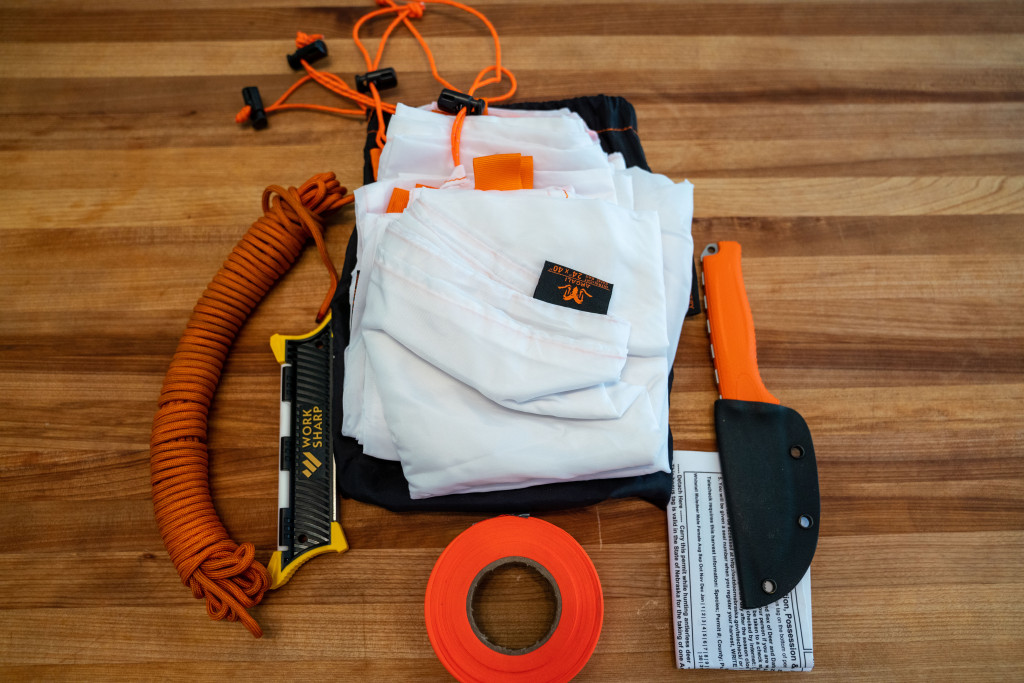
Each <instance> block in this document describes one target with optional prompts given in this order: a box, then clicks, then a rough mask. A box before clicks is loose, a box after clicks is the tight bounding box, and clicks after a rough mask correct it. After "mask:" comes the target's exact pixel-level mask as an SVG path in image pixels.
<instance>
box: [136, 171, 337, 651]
mask: <svg viewBox="0 0 1024 683" xmlns="http://www.w3.org/2000/svg"><path fill="white" fill-rule="evenodd" d="M350 201H352V197H351V196H346V190H345V188H344V187H342V186H341V184H340V183H338V181H337V180H336V179H335V177H334V174H333V173H323V174H320V175H317V176H314V177H313V178H310V179H309V180H308V181H306V183H305V184H304V185H302V187H300V188H298V189H296V188H294V187H292V188H288V189H287V190H286V189H284V188H282V187H278V186H276V185H275V186H271V187H268V188H267V189H266V191H265V192H264V193H263V212H264V215H263V216H262V217H261V218H259V219H258V220H257V221H256V222H255V223H253V225H252V227H251V228H250V229H249V232H247V233H246V234H245V236H244V237H243V238H242V239H241V240H240V241H239V242H238V244H237V245H235V248H234V250H233V251H232V252H231V255H230V256H229V257H228V259H227V261H226V262H225V263H224V265H223V267H221V269H220V271H218V272H217V274H216V275H215V276H214V278H213V280H212V281H211V282H210V284H209V285H208V286H207V288H206V291H204V292H203V295H202V296H201V297H200V298H199V302H198V303H197V304H196V306H195V308H194V309H193V311H192V316H191V318H190V319H189V321H188V325H187V326H186V327H185V333H184V334H183V335H182V337H181V341H180V342H179V343H178V348H177V350H176V351H175V353H174V358H173V360H172V361H171V366H170V368H169V369H168V370H167V376H166V378H165V379H164V384H163V388H162V389H161V391H160V400H159V409H158V410H157V413H156V417H155V418H154V419H153V434H152V438H151V440H150V473H151V481H152V485H153V507H154V510H155V512H156V520H157V523H158V525H159V526H160V535H161V536H162V537H163V540H164V545H165V546H166V547H167V552H168V553H169V554H170V556H171V560H172V561H173V562H174V566H175V568H177V570H178V574H179V575H180V576H181V580H182V582H183V583H184V584H185V585H187V586H188V587H189V588H191V589H192V595H194V596H195V597H196V598H205V599H206V610H207V612H208V613H209V615H210V617H211V618H212V619H226V620H228V621H241V622H242V623H243V624H244V625H245V627H246V628H247V629H249V631H251V632H252V634H253V635H254V636H256V637H257V638H258V637H260V636H261V635H262V634H263V632H262V630H261V629H260V626H259V624H258V623H256V620H255V619H254V618H253V617H252V616H251V615H250V614H249V613H248V611H247V610H249V609H250V608H252V607H253V606H255V605H256V604H257V603H259V602H260V600H261V599H262V598H263V594H264V593H265V592H266V591H267V588H268V587H269V585H270V580H269V576H268V574H267V570H266V568H265V567H264V566H263V565H262V564H260V563H259V562H258V561H256V559H255V554H256V553H255V548H254V547H253V545H252V544H251V543H242V544H240V545H239V544H236V543H235V542H234V541H232V540H231V538H230V537H229V536H228V532H227V530H226V529H225V528H224V525H223V523H221V520H220V518H219V517H218V516H217V512H216V510H215V509H214V507H213V501H212V499H211V496H210V482H209V458H208V453H207V447H206V437H207V416H208V414H209V409H210V402H211V400H212V398H213V394H214V392H215V391H216V389H217V384H218V382H219V380H220V375H221V370H222V369H223V367H224V361H225V359H226V357H227V354H228V350H229V349H230V348H231V345H232V343H233V342H234V340H235V337H236V336H237V334H238V331H239V330H240V329H241V327H242V325H243V324H244V323H245V321H246V319H247V318H248V317H249V314H250V313H251V312H252V311H253V309H255V308H256V306H257V304H259V302H260V301H261V300H262V299H263V297H264V296H265V295H266V294H267V292H268V291H269V290H270V288H271V286H273V284H274V283H275V282H276V281H277V279H278V278H279V277H281V275H283V274H284V273H285V272H286V271H287V270H288V269H289V268H290V267H291V266H292V264H293V263H294V262H295V260H296V259H297V258H298V256H299V254H300V253H302V249H303V247H304V245H305V244H306V242H307V241H308V239H309V238H310V237H312V238H313V239H314V240H315V241H316V244H317V248H318V249H319V251H320V255H321V257H322V258H323V260H324V262H325V263H326V264H327V265H328V271H329V272H330V274H331V287H330V291H329V292H328V294H327V297H326V298H325V300H324V303H323V305H321V307H320V312H319V315H318V318H322V317H323V316H324V315H325V313H326V310H327V309H328V308H329V306H330V302H331V298H332V296H333V293H334V289H335V287H336V285H337V273H336V272H335V271H334V267H333V265H331V261H330V258H329V257H328V256H327V251H326V245H325V243H324V240H323V234H322V233H323V220H324V217H325V216H327V215H328V214H330V213H332V212H333V211H336V210H337V209H339V208H340V207H342V206H343V205H345V204H347V203H349V202H350Z"/></svg>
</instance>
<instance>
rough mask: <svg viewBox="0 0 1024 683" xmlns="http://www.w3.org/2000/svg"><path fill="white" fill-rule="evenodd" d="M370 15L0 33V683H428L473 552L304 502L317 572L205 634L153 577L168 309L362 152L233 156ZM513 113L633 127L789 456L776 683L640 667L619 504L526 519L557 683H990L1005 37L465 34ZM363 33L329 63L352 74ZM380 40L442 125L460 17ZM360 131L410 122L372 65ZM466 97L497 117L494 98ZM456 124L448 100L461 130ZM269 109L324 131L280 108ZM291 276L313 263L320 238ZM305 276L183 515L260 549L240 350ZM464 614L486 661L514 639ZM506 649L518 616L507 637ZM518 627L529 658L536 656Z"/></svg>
mask: <svg viewBox="0 0 1024 683" xmlns="http://www.w3.org/2000/svg"><path fill="white" fill-rule="evenodd" d="M375 7H376V5H375V4H374V3H372V2H368V1H367V2H361V1H356V0H341V2H338V3H333V4H324V3H321V2H309V1H308V0H208V1H207V0H183V1H182V2H173V3H172V2H164V3H158V2H136V1H135V0H96V1H95V2H87V3H83V2H77V1H74V0H3V1H2V2H0V201H2V209H0V598H2V602H0V678H3V679H10V680H18V679H46V680H49V679H72V680H82V679H102V680H181V681H195V680H209V679H217V680H224V679H243V680H274V679H281V678H302V679H305V678H311V679H333V680H373V681H424V680H450V678H449V676H448V673H447V672H446V671H445V669H444V668H443V666H442V665H441V663H440V662H439V661H438V659H437V658H436V657H435V655H434V652H433V650H432V649H431V646H430V642H429V640H428V637H427V632H426V629H425V625H424V608H423V600H424V591H425V589H426V583H427V578H428V576H429V575H430V571H431V569H432V567H433V565H434V562H435V561H436V560H437V558H438V556H439V555H440V553H441V551H442V550H443V549H444V548H445V547H446V546H447V545H448V544H449V543H450V542H451V541H452V540H453V539H454V538H455V537H456V536H457V535H458V534H459V533H461V532H462V531H464V530H465V529H467V528H468V527H469V526H470V525H472V524H474V523H476V522H479V521H481V520H484V519H487V518H488V517H489V515H481V514H455V513H452V514H440V513H429V514H428V513H406V514H397V513H392V512H388V511H386V510H384V509H381V508H378V507H374V506H371V505H367V504H362V503H359V502H356V501H353V500H349V499H343V500H342V501H341V502H340V514H341V520H342V525H343V527H344V529H345V532H346V534H347V537H348V541H349V543H350V544H351V550H349V551H348V552H347V553H346V554H344V555H333V554H332V555H325V556H323V557H319V558H316V559H314V560H313V561H312V562H310V563H308V564H307V565H305V566H304V567H302V568H301V569H300V570H299V571H298V573H297V574H296V575H295V577H294V578H293V579H292V580H291V581H290V582H289V583H288V584H287V585H286V586H285V587H283V588H282V589H280V590H277V591H272V592H270V593H268V594H267V596H266V597H265V598H264V600H263V602H262V603H261V604H259V605H258V606H257V607H255V608H254V609H253V615H254V616H255V617H256V619H257V620H258V621H259V622H260V624H261V625H262V628H263V630H264V636H263V637H262V638H261V639H255V638H253V636H252V635H250V634H249V633H248V632H247V631H246V629H245V628H243V626H242V625H240V624H238V623H228V622H214V621H212V620H210V619H209V618H208V617H207V615H206V613H205V609H204V605H203V603H202V602H201V601H197V600H195V599H193V598H192V596H191V593H190V591H189V590H188V589H187V588H186V587H184V586H183V585H182V583H181V581H180V579H179V577H178V575H177V573H176V572H175V569H174V566H173V564H172V563H171V561H170V559H169V558H168V554H167V552H166V550H165V549H164V546H163V544H162V542H161V538H160V534H159V532H158V530H157V525H156V522H155V518H154V513H153V505H152V501H151V497H150V495H151V489H150V470H149V439H150V430H151V426H152V420H153V415H154V413H155V411H156V401H157V396H158V394H159V392H160V387H161V384H162V381H163V377H164V374H165V372H166V370H167V367H168V364H169V362H170V359H171V356H172V354H173V353H174V349H175V346H176V344H177V341H178V338H179V337H180V335H181V333H182V331H183V330H184V327H185V323H186V321H187V319H188V316H189V312H190V311H191V309H192V306H193V305H194V304H195V302H196V300H197V299H198V297H199V295H200V293H201V292H202V291H203V288H204V286H205V285H206V283H207V282H208V281H209V280H210V278H211V277H212V276H213V274H214V273H215V272H216V271H217V269H218V267H219V266H220V264H221V262H222V261H223V260H224V259H225V258H226V256H227V254H228V253H229V251H230V250H231V248H232V246H233V245H234V244H235V242H236V241H237V240H238V239H239V238H240V236H241V235H242V234H243V233H244V232H245V231H246V230H247V229H248V227H249V225H250V224H251V223H252V221H253V220H255V219H256V218H257V217H258V216H259V215H260V214H261V211H260V196H261V193H262V191H263V189H264V187H266V186H268V185H271V184H281V185H285V186H287V185H298V184H299V183H301V182H302V181H304V180H305V179H306V178H308V177H309V176H311V175H313V174H315V173H318V172H322V171H328V170H329V171H333V172H335V173H336V174H337V175H338V177H339V179H340V180H341V182H342V183H343V184H344V185H346V186H347V187H348V188H350V189H354V188H356V187H358V186H359V185H360V184H361V181H362V148H363V142H364V135H365V123H364V121H363V120H361V119H358V118H342V117H336V116H330V115H324V114H315V113H309V112H286V113H282V114H278V115H275V116H273V117H271V119H270V126H269V128H267V129H266V130H263V131H254V130H253V129H252V128H251V127H249V126H241V125H238V124H236V123H235V121H234V116H235V113H236V112H237V111H238V109H239V108H240V107H241V105H242V100H241V96H240V91H241V89H242V88H243V87H245V86H250V85H258V86H259V87H260V88H261V91H262V92H263V94H264V98H265V99H266V100H267V101H268V102H269V101H273V99H276V97H277V96H278V95H279V94H280V93H281V92H283V91H284V89H285V88H286V87H287V86H288V85H290V84H291V83H292V82H293V80H294V78H295V76H294V74H293V72H291V71H290V70H289V69H288V68H287V66H286V64H285V60H284V57H285V54H286V53H288V52H291V51H292V50H294V42H293V41H294V35H295V31H296V30H303V31H306V32H309V33H322V34H324V35H325V36H326V40H327V42H328V45H329V49H330V58H329V61H327V62H324V63H322V64H318V66H320V67H322V68H324V69H327V70H330V71H332V72H334V73H337V74H339V75H340V76H341V77H342V78H344V79H346V80H347V81H348V82H349V83H351V82H352V76H353V74H355V73H357V72H361V71H365V69H364V68H362V67H363V63H362V59H361V57H360V56H359V54H358V52H357V51H356V49H355V48H354V47H353V44H352V42H351V32H352V27H353V25H354V23H355V22H356V20H357V19H358V18H359V17H360V16H362V15H363V14H364V13H365V12H367V11H371V10H373V9H375ZM477 7H478V8H479V9H480V10H482V11H484V12H485V13H486V14H487V15H488V17H489V18H490V19H491V20H492V21H493V22H494V24H495V26H496V28H497V29H498V31H499V33H500V35H501V37H502V48H503V64H504V65H505V66H507V67H508V68H510V69H511V70H512V71H513V72H514V73H515V74H516V76H517V78H518V84H519V89H518V91H517V93H516V96H515V100H514V101H531V100H532V101H536V100H545V99H560V98H566V97H572V96H577V95H586V94H598V93H604V94H609V95H619V96H624V97H626V98H628V100H629V101H630V102H631V103H632V104H633V105H634V106H635V108H636V112H637V118H638V132H639V136H640V139H641V141H642V142H643V144H644V147H645V150H646V153H647V160H648V162H649V164H650V167H651V169H652V170H654V171H655V172H657V173H662V174H665V175H667V176H669V177H670V178H672V179H673V180H675V181H682V180H684V179H689V180H690V181H692V182H693V184H694V186H695V192H694V195H695V212H696V213H695V217H694V221H693V235H694V242H695V247H696V252H697V253H698V254H699V253H700V251H701V250H702V249H703V247H704V245H706V244H707V243H709V242H712V241H719V240H736V241H739V242H740V243H741V244H742V246H743V270H744V275H745V278H746V286H747V291H748V295H749V300H750V305H751V308H752V311H753V316H754V322H755V325H756V328H757V341H758V348H757V351H758V358H759V361H760V365H761V372H762V376H763V378H764V381H765V384H766V386H767V387H768V388H769V389H770V390H771V391H772V393H774V394H775V395H776V396H778V397H779V398H780V399H781V401H782V402H783V403H784V404H785V405H788V406H790V407H792V408H794V409H796V410H797V411H799V412H800V413H801V414H802V415H803V416H804V417H805V418H806V420H807V423H808V425H809V426H810V428H811V431H812V433H813V435H814V443H815V447H816V451H817V459H818V470H819V476H820V486H821V505H822V509H821V519H820V532H821V537H820V541H819V545H818V549H817V554H816V556H815V558H814V562H813V565H812V577H813V581H812V587H813V598H814V600H813V605H814V645H815V653H814V656H815V668H814V671H813V673H811V674H799V673H794V674H767V673H757V672H750V673H746V674H738V675H737V674H732V673H728V672H720V671H719V672H712V671H701V672H693V671H680V670H677V669H676V668H675V659H674V639H673V630H672V621H671V619H672V617H671V609H670V591H671V585H670V580H669V570H668V550H667V530H666V517H665V512H664V511H663V510H661V509H658V508H656V507H654V506H652V505H650V504H648V503H644V502H641V501H637V500H620V501H613V502H604V503H601V504H598V505H593V506H590V507H585V508H579V509H570V510H566V511H563V512H556V513H551V514H544V515H540V517H541V518H542V519H544V520H546V521H548V522H551V523H553V524H555V525H557V526H559V527H561V528H562V529H564V530H566V531H568V532H569V533H570V534H572V536H573V537H575V538H576V539H577V540H578V541H579V542H580V543H581V544H582V545H583V547H584V548H585V549H586V551H587V553H588V554H589V555H590V557H591V558H592V560H593V563H594V565H595V567H596V568H597V571H598V574H599V575H600V579H601V586H602V588H603V592H604V607H605V615H604V628H603V631H602V633H601V637H600V641H599V643H598V645H597V648H596V650H595V652H594V654H593V656H592V657H591V659H590V660H589V662H588V663H587V664H586V666H585V667H584V668H583V669H582V671H581V672H580V674H579V677H578V680H581V681H677V680H678V681H682V680H688V679H693V680H711V679H715V680H724V679H733V678H735V679H738V680H755V679H758V680H760V679H765V680H767V679H771V680H778V677H779V676H784V677H787V680H788V678H793V679H794V680H795V679H796V678H802V677H805V676H812V677H814V678H816V679H820V680H837V681H838V680H842V681H847V680H887V681H889V680H1000V681H1002V680H1022V679H1024V3H1021V2H1012V1H1003V0H995V1H991V2H989V1H982V2H973V1H969V0H939V1H937V2H923V1H917V0H905V1H904V0H895V1H893V2H853V1H846V0H815V1H811V2H797V1H796V0H733V1H731V2H718V1H717V0H705V1H704V2H692V3H683V2H679V3H671V2H637V3H633V2H611V1H608V2H603V1H594V2H587V3H580V4H570V3H561V2H550V1H549V2H537V1H533V0H525V1H523V2H516V1H514V0H504V1H501V0H481V1H480V2H479V3H477ZM385 26H386V21H384V22H381V21H377V22H374V23H372V24H370V25H369V26H368V27H367V28H366V30H364V32H363V35H365V36H366V37H367V42H368V45H369V47H370V48H371V50H375V49H376V44H377V40H378V39H379V37H380V35H381V33H382V32H383V30H384V28H385ZM417 26H418V27H419V29H420V31H421V32H422V33H423V35H424V36H426V37H427V39H428V40H429V41H430V45H431V47H432V48H433V50H434V53H435V56H436V58H437V63H438V67H439V69H440V70H441V72H442V74H444V75H445V76H446V77H447V78H448V79H449V80H450V81H452V82H453V83H454V84H457V85H460V86H462V87H468V86H469V84H470V83H471V82H472V79H473V76H474V75H475V74H476V72H477V71H478V70H479V69H481V68H482V67H483V66H485V65H487V64H489V63H491V60H492V48H491V42H490V39H489V38H488V36H487V34H486V33H485V30H484V28H483V26H482V24H480V23H479V22H477V21H476V20H474V19H472V18H470V17H469V16H468V15H466V14H464V13H460V12H457V11H454V10H451V9H445V8H441V7H437V6H434V5H431V6H428V7H427V11H426V13H425V16H424V17H423V18H422V19H420V20H418V23H417ZM383 63H384V64H387V65H390V66H393V67H395V68H396V69H397V71H398V73H399V78H400V87H399V88H398V89H397V90H396V91H389V92H388V93H385V95H386V96H387V99H388V100H389V101H392V102H394V101H402V102H406V103H409V104H413V105H420V104H423V103H425V102H429V101H431V100H432V99H434V98H435V97H436V96H437V94H438V91H439V86H438V85H437V84H436V83H435V81H434V80H433V79H432V78H431V77H430V73H429V69H428V65H427V61H426V60H425V59H424V57H423V56H422V53H421V52H420V50H419V47H418V45H417V44H416V42H415V41H414V39H413V38H411V37H410V36H409V34H408V32H406V31H404V30H401V29H399V30H397V31H396V33H395V35H394V36H393V37H392V38H391V40H390V42H389V43H388V47H387V52H386V56H385V61H384V62H383ZM496 92H497V91H496ZM485 94H486V93H485ZM297 100H298V101H307V102H314V103H320V104H335V103H337V102H338V100H334V99H331V97H329V96H327V95H326V94H324V93H323V92H322V91H318V89H317V88H316V87H315V86H307V87H306V89H304V90H303V91H300V93H299V95H298V96H297ZM329 225H330V227H329V228H328V232H327V243H328V246H329V248H330V252H331V254H332V255H333V257H334V259H335V261H336V262H337V263H338V264H339V265H340V263H341V258H342V255H343V254H344V247H345V244H346V242H347V240H348V237H349V235H350V234H351V231H352V226H353V218H352V211H351V209H350V208H346V209H345V210H343V211H342V212H341V213H339V214H338V215H337V216H335V217H334V218H333V219H332V220H331V221H330V224H329ZM326 286H327V276H326V274H325V271H324V269H323V266H322V265H321V263H320V259H319V257H318V256H317V254H316V253H315V250H314V249H307V251H306V253H304V255H303V256H302V257H301V258H300V261H299V262H298V264H297V265H296V267H295V268H294V269H293V270H292V271H291V272H290V273H289V274H288V275H287V276H286V277H284V278H283V280H282V281H281V282H280V284H279V285H278V286H277V287H276V288H275V289H274V290H272V292H271V293H270V295H269V296H268V297H267V299H266V300H265V301H264V303H263V304H262V305H261V306H260V307H259V308H258V310H257V312H256V313H255V314H254V315H253V317H252V318H251V319H250V320H249V322H248V323H247V324H246V326H245V327H244V329H243V330H242V332H241V334H240V336H239V338H238V340H237V342H236V344H235V346H234V348H233V351H232V353H231V355H230V358H229V360H228V363H227V365H226V368H225V371H224V374H223V379H222V382H221V386H220V388H219V390H218V391H217V394H216V397H215V399H214V404H213V410H212V413H211V421H210V431H209V448H210V453H211V460H210V462H211V474H210V477H211V486H212V490H213V494H214V499H215V501H216V509H217V511H218V512H219V514H220V516H221V518H222V519H223V521H224V524H225V525H226V527H227V529H228V530H229V531H230V533H231V535H232V537H233V538H234V539H236V540H238V541H249V542H252V543H253V544H255V547H256V553H257V558H258V559H259V560H260V561H263V562H265V561H267V559H268V558H269V555H270V553H271V551H272V550H273V549H274V547H275V546H276V522H277V480H278V474H277V448H278V446H277V442H278V401H279V393H278V392H279V389H278V382H279V371H278V365H277V362H276V361H275V360H274V358H273V356H272V355H271V353H270V350H269V347H268V344H267V340H268V338H269V336H270V335H271V334H273V333H275V332H283V333H291V334H297V333H303V332H305V331H307V330H310V329H312V327H313V318H314V315H315V313H316V309H317V307H318V305H319V303H320V300H321V298H322V296H323V295H324V292H325V288H326ZM674 367H675V384H674V386H673V389H672V393H671V401H672V404H671V405H672V407H671V417H670V424H671V429H672V433H673V435H674V437H675V446H676V448H677V449H686V450H715V448H716V444H715V432H714V426H713V414H712V405H713V402H714V400H715V399H716V398H717V390H716V388H715V384H714V377H713V371H712V363H711V358H710V354H709V350H708V339H707V335H706V332H705V318H704V316H703V315H700V316H697V317H694V318H691V319H689V320H688V321H687V323H686V324H685V325H684V328H683V333H682V339H681V341H680V345H679V352H678V355H677V357H676V359H675V366H674ZM499 579H500V577H499V578H496V579H495V581H494V585H493V586H492V587H491V590H490V592H489V594H488V596H487V605H488V609H489V610H490V612H489V613H490V615H491V618H492V620H493V622H494V624H493V625H492V627H493V628H494V629H496V631H501V632H503V633H504V635H501V636H498V635H496V636H495V637H496V638H498V637H501V638H511V639H514V638H516V637H523V636H524V634H527V635H528V633H529V631H530V629H536V628H537V624H536V623H534V622H536V621H537V620H538V619H541V620H542V621H543V618H546V617H544V616H543V614H544V608H545V605H546V604H547V603H546V598H545V596H544V594H543V591H539V592H538V586H537V583H536V582H535V581H532V580H530V579H529V577H526V578H524V577H523V576H518V575H506V576H505V577H504V578H503V579H501V580H499ZM538 615H539V616H538ZM541 626H542V627H543V624H541Z"/></svg>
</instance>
